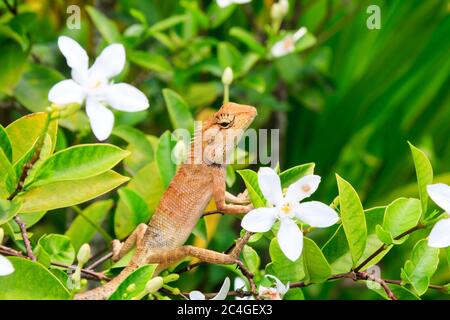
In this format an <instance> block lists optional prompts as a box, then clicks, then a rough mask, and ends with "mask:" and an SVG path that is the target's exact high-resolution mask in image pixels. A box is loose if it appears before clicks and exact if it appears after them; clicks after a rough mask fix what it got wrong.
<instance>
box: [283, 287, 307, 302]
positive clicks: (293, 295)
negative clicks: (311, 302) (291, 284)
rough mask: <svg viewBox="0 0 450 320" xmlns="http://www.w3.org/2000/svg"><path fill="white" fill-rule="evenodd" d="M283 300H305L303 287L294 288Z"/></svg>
mask: <svg viewBox="0 0 450 320" xmlns="http://www.w3.org/2000/svg"><path fill="white" fill-rule="evenodd" d="M283 300H305V296H304V295H303V291H302V289H301V288H293V289H289V291H288V292H286V294H285V295H284V297H283Z"/></svg>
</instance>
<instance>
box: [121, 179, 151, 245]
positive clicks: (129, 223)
mask: <svg viewBox="0 0 450 320" xmlns="http://www.w3.org/2000/svg"><path fill="white" fill-rule="evenodd" d="M118 193H119V197H120V200H121V202H122V203H123V204H124V205H125V206H126V207H127V210H126V211H122V212H126V213H127V215H123V214H118V213H116V215H115V216H114V232H115V233H116V235H117V236H118V237H119V238H122V237H124V236H126V235H128V234H129V233H131V232H132V231H133V230H134V229H135V228H136V227H137V226H138V225H139V224H141V223H148V221H149V220H150V219H151V216H152V215H151V214H150V212H149V209H148V206H147V203H146V202H145V200H144V199H143V198H142V197H141V195H139V193H137V192H136V191H134V190H133V189H130V188H126V187H124V188H121V189H119V191H118Z"/></svg>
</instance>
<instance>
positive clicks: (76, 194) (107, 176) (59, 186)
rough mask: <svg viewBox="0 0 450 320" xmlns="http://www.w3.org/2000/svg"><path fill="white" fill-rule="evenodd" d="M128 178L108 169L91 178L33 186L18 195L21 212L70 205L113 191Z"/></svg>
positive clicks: (46, 209)
mask: <svg viewBox="0 0 450 320" xmlns="http://www.w3.org/2000/svg"><path fill="white" fill-rule="evenodd" d="M128 179H129V178H127V177H124V176H121V175H120V174H118V173H116V172H114V171H107V172H104V173H102V174H99V175H97V176H94V177H91V178H86V179H79V180H69V181H58V182H54V183H50V184H46V185H43V186H39V187H31V188H30V189H29V190H27V191H26V192H25V193H23V194H21V195H20V196H19V197H18V198H19V199H20V200H21V201H22V207H21V209H20V212H21V213H27V212H35V211H48V210H53V209H57V208H64V207H70V206H73V205H76V204H79V203H82V202H85V201H88V200H91V199H94V198H96V197H98V196H100V195H102V194H104V193H106V192H108V191H111V190H113V189H114V188H117V187H118V186H120V185H121V184H123V183H124V182H126V181H128Z"/></svg>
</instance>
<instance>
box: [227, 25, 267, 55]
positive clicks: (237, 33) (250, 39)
mask: <svg viewBox="0 0 450 320" xmlns="http://www.w3.org/2000/svg"><path fill="white" fill-rule="evenodd" d="M230 36H232V37H234V38H236V39H238V40H239V41H241V42H242V43H243V44H245V45H246V46H247V47H249V48H250V49H251V50H253V51H254V52H256V53H257V54H259V55H260V56H264V55H265V53H266V49H265V48H264V46H263V45H262V44H261V43H259V41H258V40H256V39H255V38H254V36H253V34H251V33H250V32H248V31H247V30H244V29H242V28H239V27H233V28H231V29H230Z"/></svg>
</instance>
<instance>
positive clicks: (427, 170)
mask: <svg viewBox="0 0 450 320" xmlns="http://www.w3.org/2000/svg"><path fill="white" fill-rule="evenodd" d="M408 143H409V142H408ZM409 147H410V148H411V153H412V157H413V160H414V167H415V168H416V176H417V185H418V187H419V196H420V201H421V203H422V212H423V214H424V215H425V214H426V212H427V206H428V192H427V185H429V184H432V183H433V168H432V167H431V163H430V160H428V157H427V155H426V154H425V153H424V152H423V151H422V150H420V149H418V148H416V147H415V146H413V145H412V144H411V143H409Z"/></svg>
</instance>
